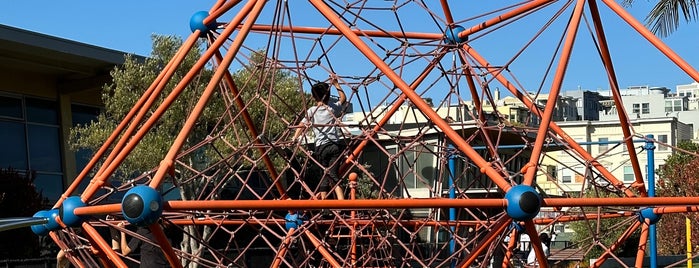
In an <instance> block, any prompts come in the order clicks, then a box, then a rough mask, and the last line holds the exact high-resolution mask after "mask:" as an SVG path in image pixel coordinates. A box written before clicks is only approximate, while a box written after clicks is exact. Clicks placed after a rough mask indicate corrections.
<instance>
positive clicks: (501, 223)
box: [456, 216, 512, 268]
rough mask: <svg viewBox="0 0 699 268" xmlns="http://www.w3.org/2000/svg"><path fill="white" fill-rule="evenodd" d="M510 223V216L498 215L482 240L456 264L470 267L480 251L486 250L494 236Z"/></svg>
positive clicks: (465, 267) (462, 267) (463, 267)
mask: <svg viewBox="0 0 699 268" xmlns="http://www.w3.org/2000/svg"><path fill="white" fill-rule="evenodd" d="M510 223H512V218H510V217H507V216H503V217H500V219H498V221H497V222H495V223H494V224H493V225H492V226H491V227H490V230H489V231H490V232H488V234H487V235H486V236H485V237H484V238H483V240H481V241H480V243H479V244H478V245H477V246H476V247H475V248H474V249H473V250H472V251H471V252H470V254H468V255H467V256H466V259H465V260H463V261H462V262H461V263H460V264H458V265H456V266H458V267H461V268H467V267H471V264H473V262H474V261H476V259H477V258H478V256H479V255H481V253H482V252H483V251H484V250H486V249H487V248H488V246H490V244H491V243H493V241H494V240H495V238H497V237H498V235H500V233H502V232H504V231H505V230H506V229H507V227H508V226H509V225H510Z"/></svg>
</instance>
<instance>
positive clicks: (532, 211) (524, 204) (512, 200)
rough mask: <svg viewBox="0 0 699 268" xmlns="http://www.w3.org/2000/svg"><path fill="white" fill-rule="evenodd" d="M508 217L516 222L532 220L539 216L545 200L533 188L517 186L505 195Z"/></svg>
mask: <svg viewBox="0 0 699 268" xmlns="http://www.w3.org/2000/svg"><path fill="white" fill-rule="evenodd" d="M505 199H506V200H507V215H508V216H510V217H511V218H512V219H514V220H518V221H526V220H531V219H533V218H534V217H536V215H537V214H539V210H540V209H541V205H542V204H543V202H544V200H543V199H542V198H541V195H539V193H537V192H536V190H534V188H533V187H531V186H526V185H516V186H513V187H512V188H510V190H509V191H507V193H505Z"/></svg>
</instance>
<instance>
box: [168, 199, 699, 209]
mask: <svg viewBox="0 0 699 268" xmlns="http://www.w3.org/2000/svg"><path fill="white" fill-rule="evenodd" d="M656 199H658V197H656V198H654V199H653V200H656ZM697 202H699V201H697ZM506 205H507V201H506V200H504V199H430V198H424V199H380V200H368V199H361V200H336V199H332V200H330V199H325V200H201V201H197V200H190V201H168V202H166V203H165V204H164V207H165V209H166V210H190V209H263V210H267V209H382V208H383V209H385V208H449V207H474V208H475V207H478V208H502V207H505V206H506Z"/></svg>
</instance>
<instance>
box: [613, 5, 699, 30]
mask: <svg viewBox="0 0 699 268" xmlns="http://www.w3.org/2000/svg"><path fill="white" fill-rule="evenodd" d="M633 2H634V0H624V2H623V3H624V4H625V5H626V6H630V5H631V4H632V3H633ZM698 4H699V3H698V2H697V1H696V0H660V1H658V3H657V4H655V6H654V7H653V9H652V10H651V11H650V13H649V14H648V15H647V16H646V19H645V20H646V22H645V23H646V27H648V28H650V30H651V31H652V32H653V33H655V34H657V35H658V36H660V37H668V36H670V34H672V33H673V32H674V31H676V30H677V28H679V26H680V20H683V21H684V22H690V21H695V20H697V18H698V17H697V16H698V15H699V8H698V7H697V5H698Z"/></svg>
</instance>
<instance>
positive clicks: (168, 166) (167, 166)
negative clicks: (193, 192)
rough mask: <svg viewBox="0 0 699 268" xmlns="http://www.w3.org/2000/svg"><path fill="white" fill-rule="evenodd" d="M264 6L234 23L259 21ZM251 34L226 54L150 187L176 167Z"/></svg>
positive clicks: (258, 4)
mask: <svg viewBox="0 0 699 268" xmlns="http://www.w3.org/2000/svg"><path fill="white" fill-rule="evenodd" d="M264 4H265V2H264V1H254V8H253V9H252V10H251V11H250V13H247V14H244V13H243V12H241V13H239V14H238V16H236V18H234V21H235V22H239V21H242V19H243V17H245V16H248V17H247V18H248V19H249V20H250V21H251V22H253V21H255V20H256V19H257V16H258V15H259V14H260V11H261V10H262V7H264ZM246 6H247V5H246ZM232 28H233V27H231V29H232ZM249 32H250V29H249V27H243V29H242V30H241V31H240V32H239V33H238V34H237V35H236V38H235V40H234V41H233V43H232V44H231V46H230V47H229V50H228V52H227V54H226V57H225V58H224V59H223V62H222V63H221V65H219V67H218V68H217V70H216V72H215V73H214V74H213V76H212V77H211V80H210V81H209V84H208V85H207V86H206V89H204V92H203V93H202V95H201V96H200V98H199V101H198V102H197V104H196V105H195V107H194V108H193V109H192V111H191V112H190V114H189V117H188V118H187V120H186V121H185V123H184V125H182V130H181V131H180V133H179V134H177V137H176V138H175V141H174V142H173V143H172V146H171V147H170V150H169V151H168V153H167V155H166V156H165V158H164V159H163V161H162V162H161V164H160V166H159V167H158V170H157V171H156V172H155V175H154V176H153V180H152V181H151V182H150V186H151V187H152V188H156V187H157V186H159V185H160V182H161V181H162V180H163V179H164V178H165V175H166V174H167V173H169V172H171V171H172V168H173V166H174V159H175V157H176V156H177V153H178V152H179V151H180V149H181V148H182V146H183V145H184V143H185V141H186V140H187V136H188V135H189V132H190V131H191V130H192V128H193V127H194V125H195V123H196V121H197V119H198V118H199V115H200V114H201V113H202V111H203V110H204V108H205V107H206V103H207V102H208V100H209V98H210V97H211V96H212V95H213V93H214V91H215V89H216V88H217V87H218V83H219V82H220V81H221V78H222V76H223V73H224V72H228V66H229V65H230V64H231V62H232V61H233V58H234V57H235V54H236V53H238V50H239V49H240V47H241V45H242V43H243V40H245V37H246V36H247V34H248V33H249ZM223 39H226V37H221V38H219V39H218V40H217V41H219V40H223ZM219 47H220V46H219ZM217 48H218V47H217ZM210 50H212V51H213V49H210ZM193 70H194V69H193ZM190 73H193V72H190ZM190 73H188V74H190ZM186 78H187V77H185V78H183V82H184V81H187V82H186V83H184V84H188V82H189V80H185V79H186Z"/></svg>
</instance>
